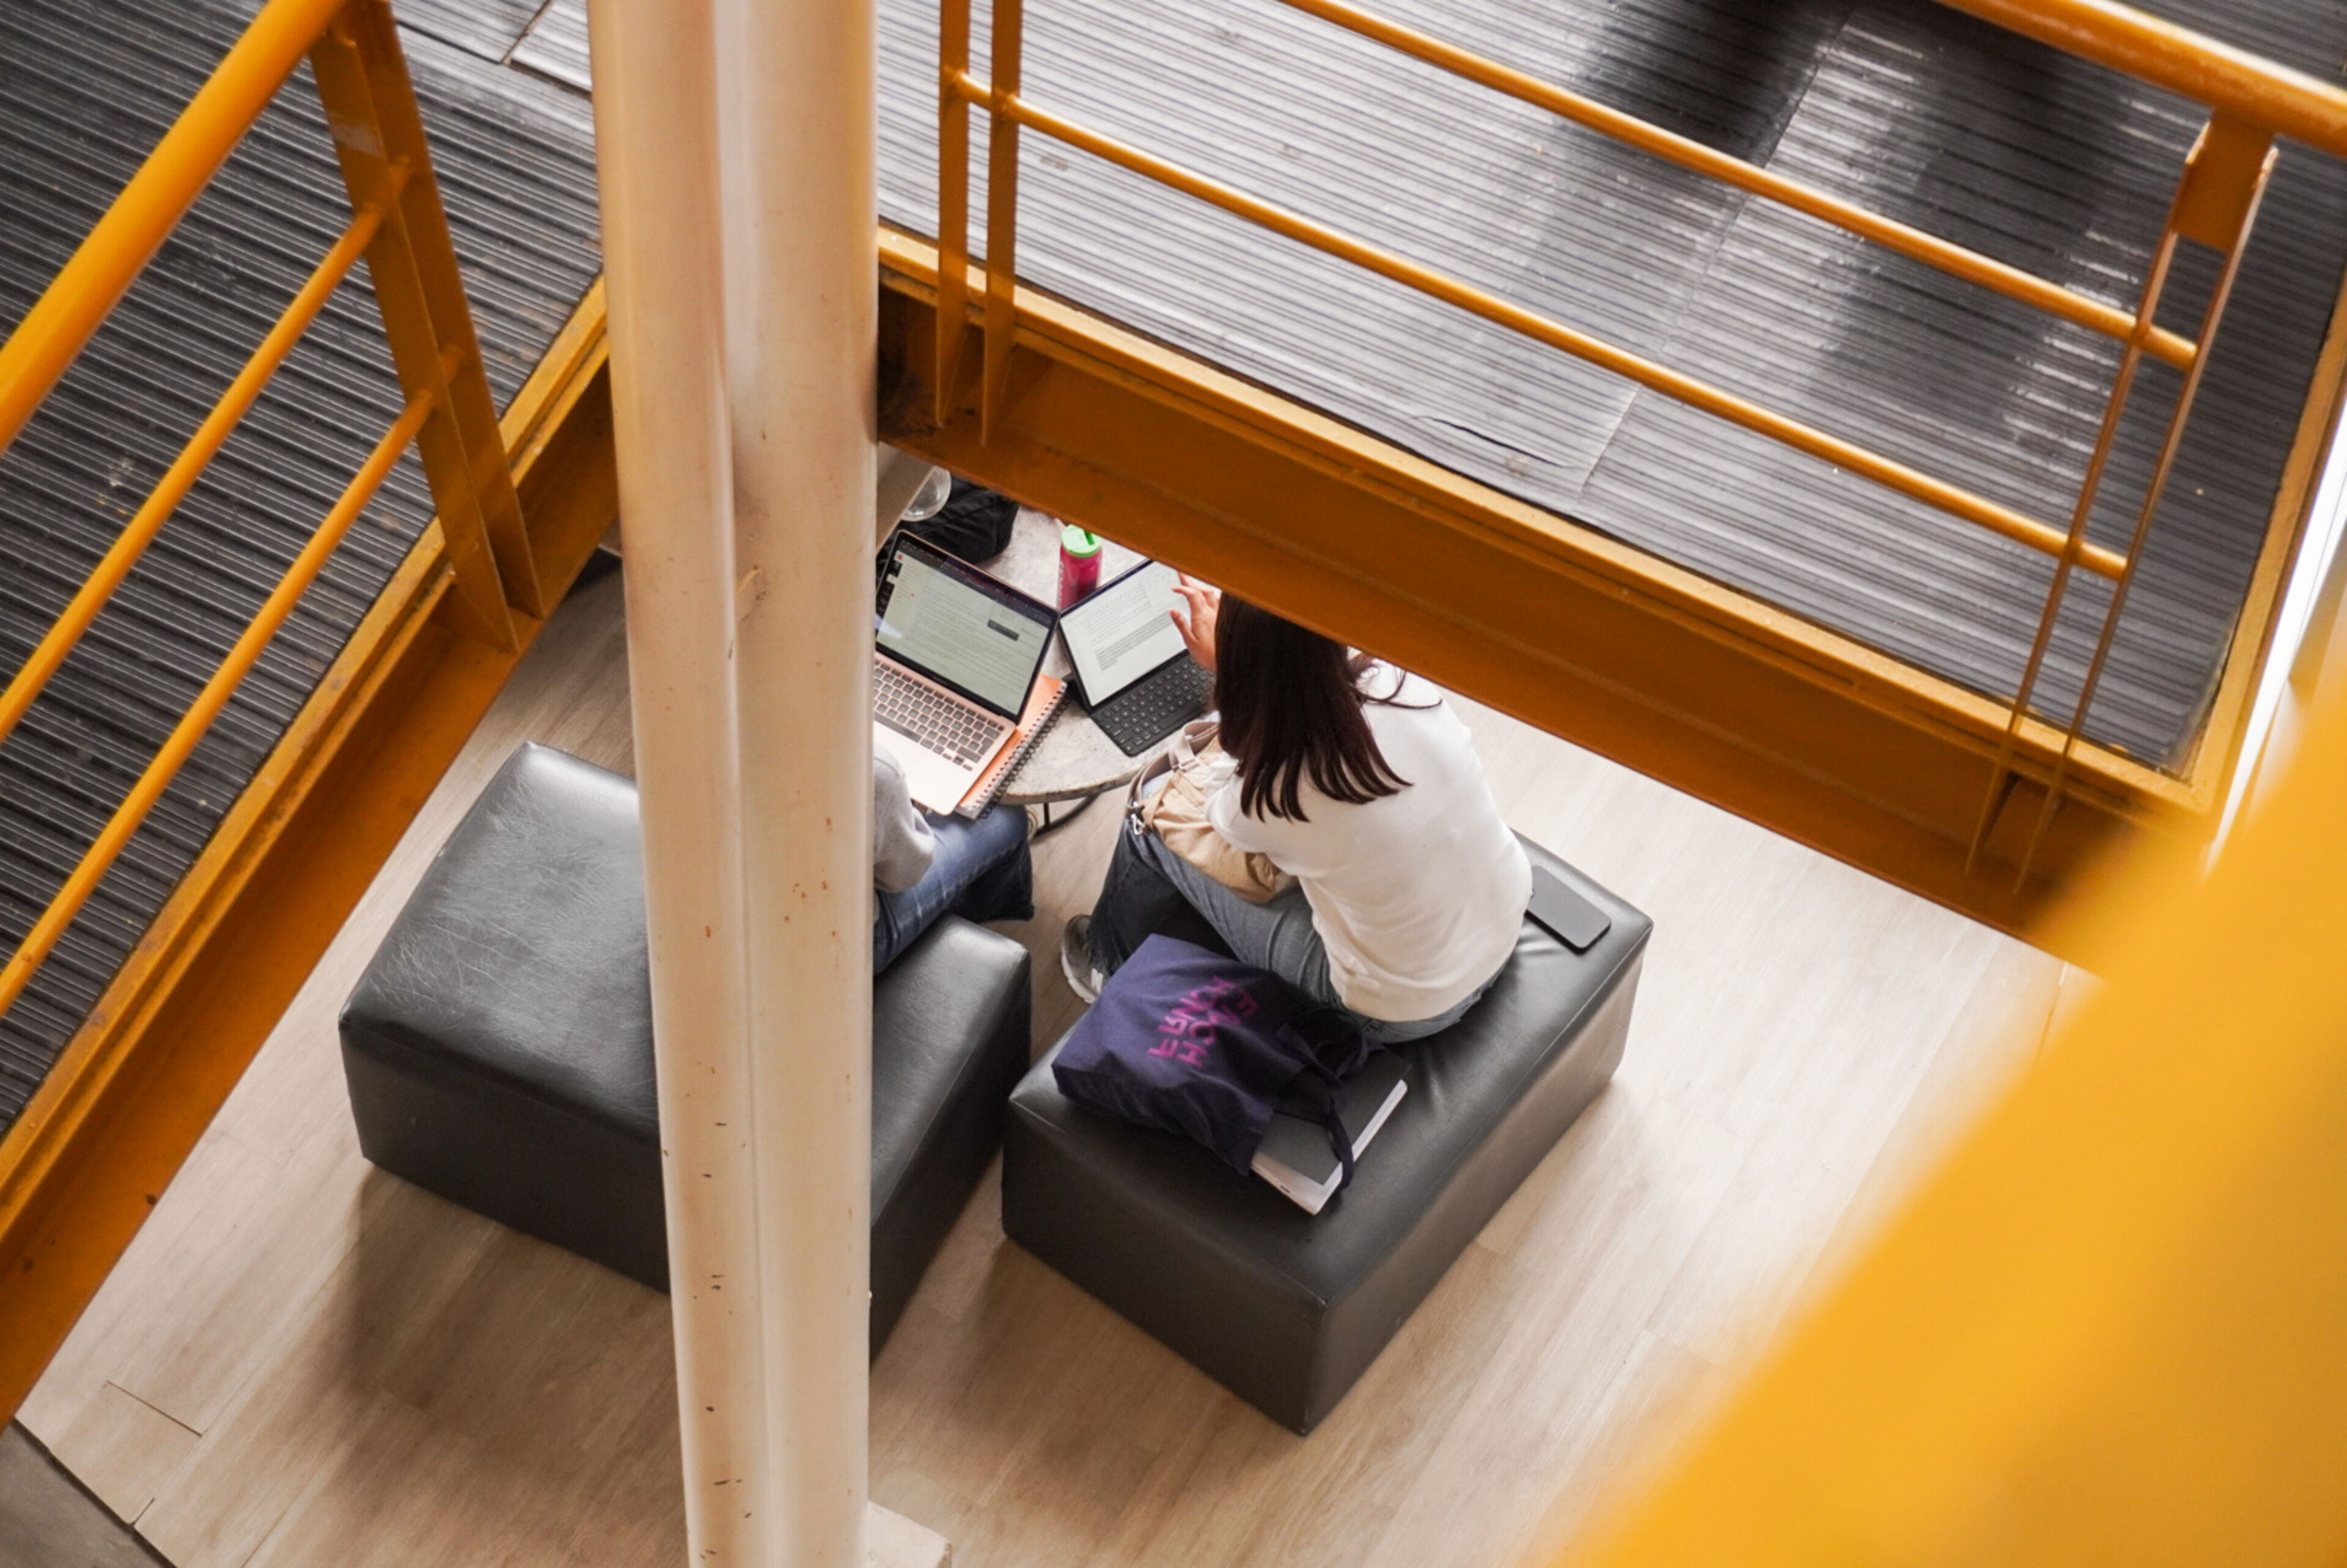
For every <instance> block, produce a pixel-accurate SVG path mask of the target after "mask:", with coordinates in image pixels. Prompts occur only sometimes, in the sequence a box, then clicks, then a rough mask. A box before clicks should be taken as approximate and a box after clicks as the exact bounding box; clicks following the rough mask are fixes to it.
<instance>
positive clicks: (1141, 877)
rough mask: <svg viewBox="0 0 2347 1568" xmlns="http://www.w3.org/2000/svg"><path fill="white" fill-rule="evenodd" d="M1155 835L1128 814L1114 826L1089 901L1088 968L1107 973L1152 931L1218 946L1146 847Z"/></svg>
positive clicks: (1210, 929) (1209, 928) (1211, 929)
mask: <svg viewBox="0 0 2347 1568" xmlns="http://www.w3.org/2000/svg"><path fill="white" fill-rule="evenodd" d="M1155 837H1156V835H1154V834H1153V833H1151V832H1150V831H1149V830H1148V829H1147V828H1145V827H1143V826H1142V825H1140V824H1139V823H1137V822H1135V821H1133V819H1132V818H1131V817H1129V816H1128V817H1126V818H1125V819H1124V820H1123V821H1122V822H1120V823H1119V824H1118V825H1117V829H1116V848H1115V850H1114V852H1113V853H1112V854H1111V855H1110V856H1109V862H1108V875H1107V876H1106V877H1105V878H1104V879H1103V880H1102V883H1101V892H1100V897H1099V899H1098V900H1097V901H1096V902H1095V903H1094V904H1093V905H1092V936H1091V947H1092V967H1093V968H1096V969H1098V970H1099V971H1100V972H1101V973H1102V974H1103V975H1112V974H1114V973H1116V971H1117V970H1119V969H1120V968H1123V967H1124V961H1125V960H1126V959H1127V958H1131V957H1133V952H1134V950H1135V949H1136V948H1139V947H1140V946H1141V944H1142V943H1143V942H1144V941H1146V940H1148V939H1149V938H1150V937H1151V936H1152V935H1154V934H1157V933H1161V932H1162V933H1163V934H1164V935H1166V936H1169V937H1179V938H1182V939H1183V940H1184V941H1187V942H1194V943H1196V944H1197V945H1198V946H1200V947H1203V948H1215V947H1219V946H1220V945H1221V938H1219V937H1218V936H1217V935H1216V934H1215V931H1214V927H1212V926H1210V925H1208V924H1207V923H1206V921H1205V919H1204V917H1203V916H1201V915H1200V914H1199V913H1198V911H1197V910H1196V909H1195V908H1194V907H1192V906H1191V903H1190V901H1189V900H1188V899H1187V898H1185V897H1183V895H1182V890H1181V889H1180V888H1179V887H1176V886H1174V885H1173V883H1172V882H1171V881H1169V880H1168V879H1167V878H1166V876H1165V873H1164V872H1163V871H1162V870H1160V869H1159V868H1158V866H1157V864H1156V862H1155V861H1154V860H1153V858H1152V857H1151V856H1149V855H1148V853H1147V852H1146V851H1145V849H1144V847H1143V845H1144V842H1153V841H1154V839H1155Z"/></svg>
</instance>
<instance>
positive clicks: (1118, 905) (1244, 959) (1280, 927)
mask: <svg viewBox="0 0 2347 1568" xmlns="http://www.w3.org/2000/svg"><path fill="white" fill-rule="evenodd" d="M1169 895H1170V896H1172V897H1173V902H1172V904H1169V903H1168V902H1167V899H1168V896H1169ZM1175 906H1183V907H1175ZM1185 916H1187V917H1190V919H1191V920H1195V919H1197V918H1201V917H1203V919H1204V923H1205V924H1206V925H1207V926H1209V927H1212V928H1213V932H1214V935H1215V936H1217V937H1219V938H1222V945H1223V946H1224V947H1225V948H1228V949H1230V953H1231V956H1232V957H1233V958H1236V959H1238V960H1239V962H1241V963H1243V964H1252V965H1254V966H1255V968H1258V969H1269V970H1270V971H1271V972H1272V973H1273V974H1275V975H1277V976H1278V977H1279V978H1280V979H1283V980H1286V982H1287V983H1288V984H1289V985H1291V986H1294V987H1295V988H1296V989H1297V990H1299V991H1301V992H1303V993H1304V994H1305V995H1306V996H1307V997H1309V998H1310V999H1312V1000H1314V1001H1316V1002H1319V1003H1322V1004H1325V1005H1327V1006H1329V1007H1333V1008H1335V1009H1337V1010H1338V1011H1339V1012H1342V1013H1343V1014H1344V1015H1345V1017H1346V1021H1347V1022H1348V1024H1349V1025H1350V1026H1351V1027H1352V1028H1353V1029H1355V1030H1358V1031H1359V1033H1360V1036H1361V1038H1362V1039H1363V1040H1368V1042H1369V1043H1370V1044H1371V1045H1399V1044H1401V1043H1402V1042H1403V1041H1405V1040H1423V1039H1425V1038H1426V1037H1427V1036H1428V1035H1430V1034H1437V1033H1440V1031H1441V1030H1446V1029H1449V1028H1450V1026H1451V1025H1452V1024H1454V1023H1457V1022H1458V1021H1459V1020H1460V1018H1462V1017H1463V1016H1465V1014H1466V1011H1467V1009H1469V1008H1471V1007H1473V1006H1474V1005H1475V1004H1476V1002H1478V1001H1480V1000H1481V999H1482V996H1483V993H1484V992H1485V991H1487V990H1489V989H1491V980H1485V981H1484V982H1483V983H1482V984H1481V985H1480V986H1477V987H1476V988H1475V989H1474V991H1473V993H1472V994H1471V995H1470V996H1469V997H1468V998H1467V999H1466V1000H1464V1001H1462V1002H1460V1004H1459V1005H1458V1006H1456V1007H1454V1008H1451V1009H1449V1010H1447V1011H1445V1012H1443V1013H1441V1014H1440V1015H1438V1016H1437V1017H1434V1018H1429V1019H1415V1020H1409V1021H1406V1022H1399V1023H1397V1022H1394V1021H1392V1020H1387V1019H1377V1018H1369V1017H1368V1016H1366V1015H1364V1014H1361V1013H1357V1012H1355V1011H1353V1010H1352V1009H1350V1008H1348V1007H1346V1006H1345V1003H1344V999H1343V998H1341V997H1339V996H1338V995H1337V987H1336V984H1335V982H1334V981H1332V980H1331V979H1329V977H1328V949H1327V947H1326V946H1325V945H1324V944H1323V943H1322V942H1321V940H1320V933H1319V931H1318V930H1317V929H1316V928H1315V927H1314V926H1313V924H1312V906H1311V905H1310V904H1309V903H1308V902H1307V901H1306V899H1305V897H1304V889H1302V888H1301V887H1294V886H1291V887H1289V888H1288V889H1287V890H1286V892H1284V893H1281V894H1279V895H1278V896H1277V897H1274V898H1272V899H1271V900H1269V901H1268V902H1266V903H1262V904H1250V903H1248V902H1247V901H1246V900H1245V899H1244V898H1242V897H1239V896H1238V895H1237V894H1235V893H1234V892H1232V891H1231V890H1230V889H1229V888H1227V887H1225V886H1223V885H1222V884H1221V883H1219V882H1217V881H1215V880H1214V878H1213V877H1211V876H1207V875H1206V874H1205V873H1204V872H1203V871H1201V870H1199V869H1198V868H1197V867H1196V866H1193V865H1191V864H1190V863H1189V862H1188V861H1186V860H1184V859H1183V858H1182V857H1181V856H1178V855H1176V854H1174V853H1173V851H1172V850H1170V849H1168V848H1166V847H1165V841H1164V840H1163V839H1161V838H1159V837H1158V836H1157V835H1155V834H1153V833H1152V832H1150V831H1149V830H1148V829H1147V828H1145V827H1143V825H1141V824H1140V822H1139V821H1138V820H1136V819H1133V818H1130V817H1128V818H1127V819H1126V820H1125V822H1124V824H1123V825H1122V826H1121V827H1120V828H1119V829H1118V831H1117V835H1116V856H1115V858H1114V860H1112V862H1111V863H1110V866H1109V872H1108V880H1107V882H1106V883H1105V884H1104V885H1103V886H1102V888H1101V899H1100V903H1099V905H1098V906H1097V907H1095V908H1094V909H1093V911H1092V962H1093V963H1095V964H1097V965H1098V966H1099V967H1100V968H1101V970H1102V973H1104V974H1113V973H1115V972H1116V970H1117V968H1118V967H1119V966H1121V965H1122V963H1123V962H1124V960H1125V959H1127V958H1131V957H1132V956H1133V949H1134V948H1138V947H1140V946H1141V944H1142V942H1143V940H1144V939H1146V938H1148V937H1149V936H1150V935H1151V934H1152V933H1153V932H1156V931H1163V932H1164V933H1165V934H1166V935H1168V936H1175V937H1183V938H1185V939H1189V940H1195V939H1196V937H1195V935H1194V933H1193V932H1189V931H1184V929H1183V928H1182V927H1184V925H1185V924H1187V923H1189V922H1188V921H1185V920H1184V917H1185ZM1202 945H1203V944H1202ZM1491 979H1499V977H1498V976H1497V975H1493V976H1492V977H1491Z"/></svg>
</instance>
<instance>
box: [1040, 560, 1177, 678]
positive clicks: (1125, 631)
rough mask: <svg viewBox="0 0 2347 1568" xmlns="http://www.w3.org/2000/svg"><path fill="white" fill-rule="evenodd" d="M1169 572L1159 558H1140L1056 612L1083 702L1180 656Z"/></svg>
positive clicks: (1173, 577) (1173, 574) (1170, 569)
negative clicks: (1085, 596)
mask: <svg viewBox="0 0 2347 1568" xmlns="http://www.w3.org/2000/svg"><path fill="white" fill-rule="evenodd" d="M1175 580H1176V578H1175V573H1174V570H1173V568H1172V567H1170V566H1167V565H1166V564H1165V563H1164V562H1163V561H1144V562H1143V563H1142V564H1141V565H1140V566H1137V567H1135V568H1133V570H1131V571H1129V572H1126V573H1125V574H1124V575H1123V576H1122V577H1121V578H1118V579H1116V580H1115V581H1114V582H1112V583H1110V584H1109V585H1108V586H1107V587H1106V588H1104V589H1101V590H1100V591H1099V592H1098V593H1095V594H1093V595H1092V596H1091V597H1090V598H1089V599H1086V600H1084V601H1083V602H1082V603H1081V604H1078V605H1074V606H1071V608H1070V609H1068V610H1065V611H1063V612H1062V613H1061V616H1060V634H1061V636H1063V637H1065V638H1066V639H1067V640H1068V658H1069V660H1070V661H1071V662H1072V663H1073V664H1074V665H1075V667H1076V675H1077V677H1078V678H1079V679H1081V681H1082V682H1083V683H1084V701H1085V702H1089V703H1091V704H1092V706H1093V707H1098V706H1100V704H1102V702H1107V701H1108V700H1109V699H1110V698H1111V697H1113V696H1115V695H1116V694H1117V693H1118V692H1122V691H1123V690H1124V689H1125V688H1126V687H1127V686H1130V685H1132V684H1133V682H1135V681H1138V680H1140V679H1141V678H1142V677H1143V675H1146V674H1148V673H1149V672H1150V671H1153V670H1155V669H1157V668H1158V667H1159V666H1160V665H1162V664H1164V663H1165V662H1167V661H1169V660H1172V659H1175V658H1178V657H1180V655H1181V652H1182V633H1181V630H1180V629H1179V628H1177V627H1176V626H1175V625H1174V624H1173V602H1174V593H1173V584H1174V582H1175Z"/></svg>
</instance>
